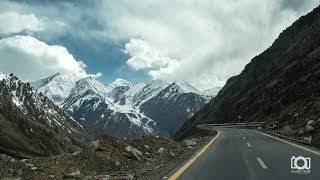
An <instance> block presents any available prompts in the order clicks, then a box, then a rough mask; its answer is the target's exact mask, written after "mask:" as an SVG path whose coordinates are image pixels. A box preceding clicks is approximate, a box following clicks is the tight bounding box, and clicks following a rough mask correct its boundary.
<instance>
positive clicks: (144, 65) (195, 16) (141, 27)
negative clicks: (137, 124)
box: [97, 0, 319, 89]
mask: <svg viewBox="0 0 320 180" xmlns="http://www.w3.org/2000/svg"><path fill="white" fill-rule="evenodd" d="M283 2H285V1H283V0H269V1H256V0H243V1H239V0H233V1H213V0H210V1H206V0H204V1H169V0H168V1H166V0H162V1H143V0H142V1H139V3H136V2H134V1H104V3H103V4H102V5H100V8H98V10H99V9H100V11H98V10H97V12H99V13H100V14H101V15H102V16H101V18H102V19H104V22H105V25H106V28H104V29H103V31H104V33H105V34H104V35H105V36H107V37H109V38H113V39H115V40H120V41H123V40H127V39H132V38H135V39H134V40H130V42H128V43H127V44H126V45H125V52H126V53H127V54H130V55H131V57H130V59H129V60H128V61H127V64H128V65H130V66H131V67H132V68H133V69H136V70H141V69H145V70H147V71H149V75H150V76H151V77H152V78H153V79H165V80H187V81H190V82H192V83H193V85H196V86H197V87H200V88H203V89H205V88H211V87H214V86H221V85H223V84H224V83H225V82H226V80H227V79H228V78H229V77H231V76H233V75H236V74H238V73H240V72H241V70H242V69H243V68H244V66H245V65H246V64H247V63H248V62H249V61H250V60H251V58H253V57H254V56H255V55H258V54H259V53H261V52H262V51H263V50H264V49H266V48H267V47H268V46H270V45H271V44H272V42H273V41H274V40H275V39H276V38H277V36H278V35H279V33H280V32H281V31H282V30H284V29H285V28H286V27H288V26H289V25H290V24H291V23H293V21H295V20H296V19H297V18H298V17H299V16H301V15H303V14H305V13H307V12H308V11H310V10H311V9H312V8H314V7H315V6H316V5H317V4H319V1H318V0H316V1H308V2H303V3H302V2H300V1H297V2H295V5H292V4H290V3H283ZM302 4H303V6H302ZM291 6H294V7H291ZM102 33H103V32H102ZM159 64H160V65H159Z"/></svg>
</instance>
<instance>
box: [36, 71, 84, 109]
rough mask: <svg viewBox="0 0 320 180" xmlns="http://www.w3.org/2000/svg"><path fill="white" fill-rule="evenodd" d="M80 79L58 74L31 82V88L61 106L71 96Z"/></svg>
mask: <svg viewBox="0 0 320 180" xmlns="http://www.w3.org/2000/svg"><path fill="white" fill-rule="evenodd" d="M80 78H81V77H79V76H76V75H72V74H64V75H62V74H60V73H57V74H55V75H53V76H50V77H48V78H45V79H41V80H38V81H35V82H31V86H32V87H33V88H35V89H37V91H38V92H42V93H43V94H45V95H46V96H47V97H48V98H49V99H51V100H52V101H53V102H54V103H55V104H57V105H59V106H60V105H61V104H62V103H63V101H64V100H65V99H66V98H67V97H68V96H69V94H70V91H71V89H72V88H73V87H74V86H75V82H76V81H78V80H79V79H80Z"/></svg>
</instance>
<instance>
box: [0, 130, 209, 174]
mask: <svg viewBox="0 0 320 180" xmlns="http://www.w3.org/2000/svg"><path fill="white" fill-rule="evenodd" d="M211 137H212V135H208V134H207V135H206V136H202V137H201V136H198V137H192V138H189V139H185V140H183V141H180V142H176V141H173V140H172V139H170V138H157V137H142V138H139V139H135V140H129V139H124V138H114V137H111V136H101V137H100V138H99V139H98V140H97V141H94V142H93V144H94V145H95V148H94V149H92V150H84V151H81V152H80V151H78V152H75V153H73V154H63V155H59V156H51V157H36V158H32V159H22V160H19V159H14V158H12V157H10V156H8V155H4V154H2V155H0V167H1V169H0V177H1V178H2V179H5V178H18V179H19V178H21V179H35V180H37V179H39V180H40V179H160V178H161V177H163V176H164V175H165V174H166V173H167V172H169V171H170V170H171V169H173V168H175V167H176V166H178V165H179V164H181V163H182V162H184V161H185V160H186V159H188V158H189V157H191V156H192V155H193V154H194V153H195V151H196V150H197V149H199V148H200V147H201V146H202V145H204V144H205V143H206V142H208V140H209V139H210V138H211Z"/></svg>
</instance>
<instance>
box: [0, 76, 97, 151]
mask: <svg viewBox="0 0 320 180" xmlns="http://www.w3.org/2000/svg"><path fill="white" fill-rule="evenodd" d="M0 95H1V96H0V107H1V108H0V133H1V136H0V144H1V147H4V148H5V149H6V151H9V152H7V153H9V154H10V149H15V150H19V151H21V152H19V153H22V154H24V155H26V154H44V155H50V154H57V153H61V152H67V151H75V150H77V149H78V147H80V146H84V145H85V144H87V143H88V141H89V140H90V139H91V138H90V136H89V135H88V134H87V132H86V131H85V129H84V128H83V127H82V126H81V125H80V124H79V123H78V122H77V121H75V120H74V119H73V118H72V117H71V116H69V115H68V114H67V113H65V112H64V111H63V110H61V109H60V108H59V107H58V106H56V105H55V104H54V103H53V102H52V101H51V100H50V99H48V98H47V97H46V96H44V95H42V94H41V93H40V94H39V93H37V92H36V91H35V90H33V88H32V87H31V86H30V84H29V83H23V82H21V81H20V80H19V79H18V78H17V77H15V76H14V75H13V74H10V75H5V74H2V73H0Z"/></svg>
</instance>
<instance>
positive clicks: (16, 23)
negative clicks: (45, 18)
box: [0, 12, 44, 34]
mask: <svg viewBox="0 0 320 180" xmlns="http://www.w3.org/2000/svg"><path fill="white" fill-rule="evenodd" d="M42 30H44V23H43V22H42V21H41V20H40V19H38V18H37V17H36V16H35V15H34V14H19V13H17V12H2V13H0V33H2V34H8V33H19V32H22V31H33V32H36V31H42Z"/></svg>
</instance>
